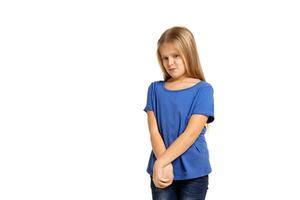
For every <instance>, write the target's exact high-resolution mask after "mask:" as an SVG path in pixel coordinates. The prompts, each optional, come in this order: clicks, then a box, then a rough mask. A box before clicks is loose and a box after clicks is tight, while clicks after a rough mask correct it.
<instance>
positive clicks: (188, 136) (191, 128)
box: [156, 114, 208, 167]
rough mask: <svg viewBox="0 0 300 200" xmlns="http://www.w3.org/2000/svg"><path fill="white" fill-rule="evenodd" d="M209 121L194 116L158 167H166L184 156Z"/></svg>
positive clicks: (163, 156) (163, 155)
mask: <svg viewBox="0 0 300 200" xmlns="http://www.w3.org/2000/svg"><path fill="white" fill-rule="evenodd" d="M207 119H208V117H207V116H205V115H199V114H193V115H192V116H191V118H190V120H189V123H188V125H187V127H186V129H185V130H184V132H183V133H182V134H181V135H180V136H179V137H178V138H177V139H176V140H175V141H174V142H173V143H172V144H171V145H170V147H169V148H168V149H167V150H166V151H165V152H164V153H163V154H162V155H161V156H160V157H159V158H158V159H157V160H156V162H157V163H156V165H159V166H161V167H164V166H166V165H168V164H169V163H171V162H172V161H173V160H175V159H176V158H177V157H179V156H180V155H181V154H183V153H184V152H185V151H186V150H187V149H188V148H189V147H190V146H191V145H192V144H193V143H194V142H195V141H196V139H197V138H198V136H199V135H200V133H201V130H202V129H203V127H204V126H205V124H206V122H207Z"/></svg>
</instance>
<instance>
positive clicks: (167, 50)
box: [159, 43, 187, 80]
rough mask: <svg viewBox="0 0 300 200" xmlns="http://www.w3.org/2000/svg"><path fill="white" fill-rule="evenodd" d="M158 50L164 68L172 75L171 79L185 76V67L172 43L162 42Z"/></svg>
mask: <svg viewBox="0 0 300 200" xmlns="http://www.w3.org/2000/svg"><path fill="white" fill-rule="evenodd" d="M159 52H160V55H161V59H162V63H163V66H164V68H165V70H166V71H167V72H168V74H169V75H170V76H171V77H172V78H171V79H172V80H179V79H182V78H186V77H187V76H186V69H185V66H184V63H183V59H182V57H181V56H180V55H179V52H178V50H177V49H176V48H175V46H174V45H173V44H172V43H163V44H162V45H161V46H160V48H159Z"/></svg>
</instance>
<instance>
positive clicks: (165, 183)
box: [153, 178, 173, 188]
mask: <svg viewBox="0 0 300 200" xmlns="http://www.w3.org/2000/svg"><path fill="white" fill-rule="evenodd" d="M153 182H154V184H155V186H156V187H158V188H166V187H168V186H169V185H171V184H172V182H173V179H165V178H164V181H161V180H160V179H155V178H154V179H153Z"/></svg>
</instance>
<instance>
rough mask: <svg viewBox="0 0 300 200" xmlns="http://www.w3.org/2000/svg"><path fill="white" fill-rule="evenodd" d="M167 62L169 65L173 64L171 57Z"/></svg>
mask: <svg viewBox="0 0 300 200" xmlns="http://www.w3.org/2000/svg"><path fill="white" fill-rule="evenodd" d="M168 61H169V63H168V64H169V65H172V64H174V59H173V58H172V57H170V58H169V60H168Z"/></svg>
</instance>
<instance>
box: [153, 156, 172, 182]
mask: <svg viewBox="0 0 300 200" xmlns="http://www.w3.org/2000/svg"><path fill="white" fill-rule="evenodd" d="M173 179H174V174H173V165H172V163H170V164H168V165H167V166H165V167H163V166H162V165H161V163H160V162H159V160H156V161H155V163H154V166H153V182H154V184H155V186H156V187H158V188H165V187H168V186H169V185H171V184H172V182H173Z"/></svg>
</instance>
